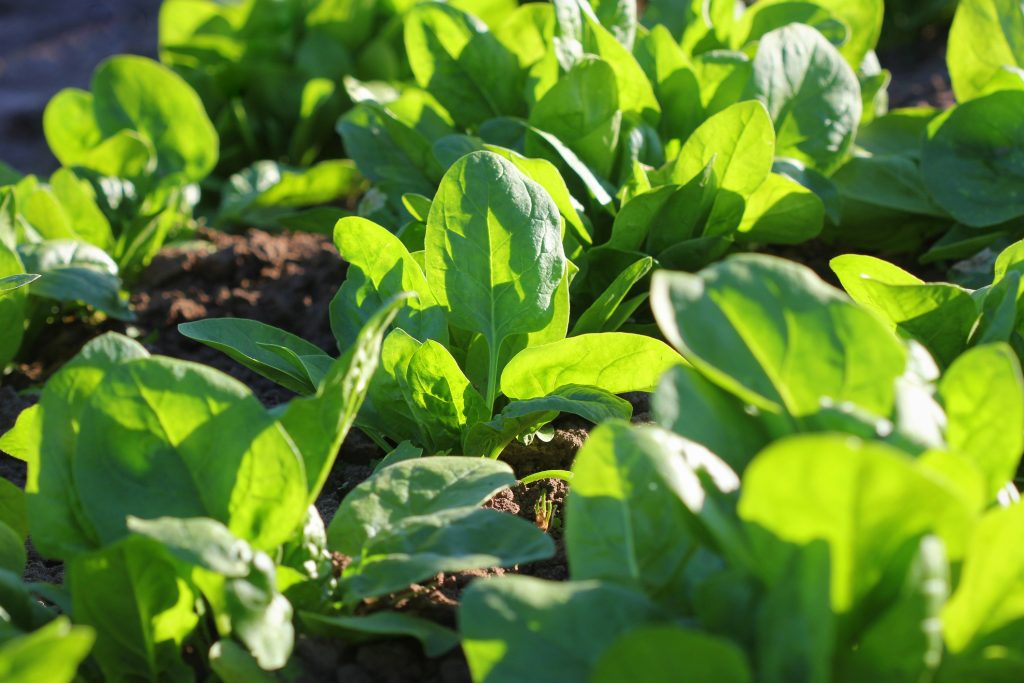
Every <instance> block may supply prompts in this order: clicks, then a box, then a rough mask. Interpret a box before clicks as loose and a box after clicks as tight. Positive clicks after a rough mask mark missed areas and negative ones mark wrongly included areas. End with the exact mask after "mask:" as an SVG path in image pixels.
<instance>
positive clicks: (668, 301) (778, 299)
mask: <svg viewBox="0 0 1024 683" xmlns="http://www.w3.org/2000/svg"><path fill="white" fill-rule="evenodd" d="M651 306H652V308H653V310H654V314H655V317H656V318H657V320H658V323H659V325H660V327H661V329H662V332H663V333H664V334H665V336H666V338H668V340H669V341H670V342H671V343H672V344H673V345H674V346H675V347H676V348H678V349H679V350H680V352H681V353H682V354H683V356H684V357H685V358H686V359H687V360H688V361H690V363H692V364H693V366H694V367H695V368H697V369H698V370H699V371H700V372H701V373H702V374H703V375H705V376H706V377H707V378H708V379H710V380H711V381H713V382H714V383H716V384H718V385H719V386H721V387H722V388H724V389H726V390H728V391H730V392H731V393H733V394H735V395H736V396H738V397H740V398H741V399H742V400H744V401H746V402H749V403H751V404H753V405H756V406H759V407H761V408H766V409H768V410H773V411H778V410H780V409H784V410H785V411H786V412H788V413H789V414H790V415H793V416H797V417H799V416H803V415H810V414H812V413H815V412H817V411H818V409H819V408H820V406H821V404H822V400H823V399H826V398H827V399H831V400H833V401H837V402H842V401H851V402H853V403H854V404H856V405H858V406H860V407H861V408H863V409H865V410H867V411H869V412H872V413H874V414H876V415H889V414H890V412H891V411H892V409H893V405H894V400H895V381H896V378H897V377H899V376H900V375H902V374H903V371H904V368H905V365H906V351H905V350H904V348H903V345H902V344H901V343H900V340H899V339H898V338H897V337H896V336H895V335H893V334H892V333H891V332H890V331H889V330H888V329H886V326H885V323H883V322H882V321H880V320H878V319H877V318H876V317H875V316H874V315H873V314H871V313H869V312H867V311H865V310H862V309H861V308H859V307H857V306H855V305H854V304H852V303H851V302H850V301H849V300H848V299H847V298H846V297H845V296H844V295H843V294H842V293H840V292H839V291H837V290H835V289H833V288H832V287H830V286H828V285H827V284H825V283H824V282H822V281H821V280H820V279H818V277H817V276H816V275H815V274H814V273H813V272H812V271H811V270H810V269H808V268H806V267H804V266H801V265H798V264H795V263H791V262H788V261H784V260H782V259H777V258H773V257H769V256H760V255H742V256H733V257H730V258H728V259H726V260H725V261H722V262H721V263H718V264H716V265H714V266H711V267H710V268H707V269H705V270H703V271H701V272H700V273H698V274H696V275H689V274H684V273H668V272H664V271H662V272H659V273H655V276H654V280H653V284H652V287H651Z"/></svg>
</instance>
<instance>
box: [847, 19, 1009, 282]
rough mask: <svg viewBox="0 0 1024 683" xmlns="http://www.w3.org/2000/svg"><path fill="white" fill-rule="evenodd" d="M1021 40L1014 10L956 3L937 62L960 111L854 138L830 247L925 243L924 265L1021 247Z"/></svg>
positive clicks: (915, 117)
mask: <svg viewBox="0 0 1024 683" xmlns="http://www.w3.org/2000/svg"><path fill="white" fill-rule="evenodd" d="M1022 40H1024V9H1022V8H1021V7H1020V5H1019V3H1014V2H995V1H993V0H962V1H961V2H960V3H959V4H958V6H957V10H956V15H955V18H954V20H953V26H952V28H951V30H950V35H949V48H948V51H947V59H946V61H947V65H948V68H949V72H950V76H951V78H952V83H953V91H954V93H955V94H956V97H957V100H958V102H959V104H958V105H957V106H955V107H953V108H952V109H951V110H949V111H946V112H940V111H937V110H933V109H928V108H918V109H907V110H898V111H894V112H891V113H889V114H888V115H886V116H884V117H881V118H879V119H877V120H876V121H874V122H873V123H872V124H871V125H869V126H868V127H867V128H866V129H865V130H864V131H862V134H861V135H860V136H859V137H858V140H857V144H858V146H859V147H860V149H858V151H857V154H856V155H855V156H854V157H853V158H851V159H849V160H848V161H847V162H846V164H844V165H843V167H842V168H840V169H839V170H838V171H837V172H836V174H835V175H834V176H833V177H832V180H833V182H834V183H835V185H836V187H837V189H838V190H839V193H840V195H841V197H842V203H843V211H842V221H841V222H840V223H839V225H838V231H837V234H836V239H838V240H840V241H841V242H842V243H843V244H844V245H847V246H848V247H853V248H856V249H870V250H872V251H874V252H898V251H907V252H913V251H920V250H921V247H922V246H924V245H927V244H929V243H931V244H930V248H928V249H926V250H925V253H924V254H923V255H922V256H921V257H920V260H921V261H922V262H924V263H928V262H935V261H947V260H954V259H962V258H968V257H971V256H973V255H975V254H976V253H978V252H980V251H982V250H983V249H985V248H986V247H989V246H993V245H996V246H999V245H1001V246H1006V245H1007V244H1009V243H1010V242H1013V241H1015V240H1017V239H1020V237H1021V236H1022V234H1024V233H1022V232H1021V228H1022V225H1024V224H1022V216H1024V205H1022V204H1021V201H1020V197H1019V193H1016V192H1015V190H1014V188H1016V187H1017V186H1019V185H1020V182H1021V177H1022V173H1024V171H1022V169H1024V165H1022V162H1021V159H1022V154H1024V151H1022V150H1024V142H1022V141H1024V125H1022V124H1021V121H1020V117H1019V116H1017V115H1016V112H1018V111H1020V108H1021V106H1024V104H1022V103H1024V93H1022V92H1021V91H1022V90H1024V76H1022V74H1024V71H1022V70H1021V67H1022V65H1024V50H1022V49H1021V44H1022ZM980 45H985V46H986V48H985V49H983V50H979V49H978V46H980ZM894 225H895V226H898V229H896V230H893V229H891V226H894ZM935 238H938V239H937V241H936V239H935Z"/></svg>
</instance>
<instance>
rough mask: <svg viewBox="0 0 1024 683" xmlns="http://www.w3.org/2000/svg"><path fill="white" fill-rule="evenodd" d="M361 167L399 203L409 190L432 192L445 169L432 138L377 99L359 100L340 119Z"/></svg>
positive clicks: (341, 130)
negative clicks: (439, 161) (438, 160)
mask: <svg viewBox="0 0 1024 683" xmlns="http://www.w3.org/2000/svg"><path fill="white" fill-rule="evenodd" d="M338 132H339V133H340V134H341V137H342V139H343V140H344V141H345V149H346V150H347V151H348V154H349V155H350V156H351V157H352V158H353V159H354V160H355V161H356V163H357V164H358V166H359V170H360V171H361V172H362V174H363V175H365V176H366V177H367V179H369V180H371V181H373V183H375V184H376V185H377V187H379V188H380V190H381V191H382V192H384V193H385V194H386V195H388V197H389V198H390V199H391V200H392V202H393V203H395V204H396V205H397V203H398V200H399V199H400V198H401V196H402V195H403V194H405V193H407V192H416V193H418V194H423V195H427V196H429V195H431V194H433V192H434V190H435V189H436V187H437V183H438V181H440V179H441V176H442V175H443V174H444V169H443V168H442V167H441V165H440V164H438V162H437V159H436V158H435V157H434V153H433V148H432V145H431V143H430V140H429V139H428V138H427V137H425V136H424V134H423V133H421V132H420V131H418V130H416V129H415V128H413V127H412V126H411V125H409V124H407V123H404V122H403V121H401V120H399V119H398V117H396V116H395V114H394V112H392V111H390V110H389V109H387V108H385V107H384V106H382V105H380V104H377V103H376V102H370V101H366V102H360V103H359V104H357V105H356V106H355V107H353V108H352V110H351V111H349V112H348V113H347V114H345V116H343V117H342V118H341V119H339V121H338Z"/></svg>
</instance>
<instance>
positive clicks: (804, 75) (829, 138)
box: [751, 24, 863, 172]
mask: <svg viewBox="0 0 1024 683" xmlns="http://www.w3.org/2000/svg"><path fill="white" fill-rule="evenodd" d="M751 94H752V95H753V96H754V97H756V98H757V99H759V100H761V101H762V102H764V103H765V105H766V106H767V107H768V113H769V114H770V115H771V117H772V121H774V123H775V133H776V137H777V145H778V147H777V149H778V154H779V155H780V156H789V157H794V158H797V159H799V160H801V161H806V162H808V163H810V164H812V165H814V166H815V168H817V169H818V170H820V171H823V172H828V171H831V170H834V169H835V168H836V166H838V165H839V163H840V162H842V160H843V158H844V157H845V156H846V154H847V152H848V150H849V149H850V146H851V145H852V144H853V137H854V134H855V133H856V131H857V127H858V126H859V125H860V118H861V113H862V111H863V102H862V101H861V94H860V83H859V82H858V81H857V75H856V74H855V73H854V72H853V69H852V68H851V67H850V65H849V64H847V63H846V61H845V60H844V59H843V57H842V55H840V54H839V52H838V51H837V50H836V48H835V47H833V46H832V44H831V43H829V42H828V40H826V39H825V37H824V36H823V35H821V34H820V33H818V32H817V31H816V30H814V29H813V28H811V27H810V26H804V25H802V24H790V25H789V26H785V27H783V28H780V29H778V30H775V31H772V32H771V33H769V34H767V35H766V36H764V37H763V38H762V39H761V42H760V45H759V46H758V49H757V55H756V56H755V57H754V76H753V80H752V83H751Z"/></svg>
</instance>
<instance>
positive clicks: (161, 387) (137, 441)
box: [73, 358, 307, 549]
mask: <svg viewBox="0 0 1024 683" xmlns="http://www.w3.org/2000/svg"><path fill="white" fill-rule="evenodd" d="M81 423H82V428H81V433H80V434H79V437H78V442H77V444H76V448H75V457H74V463H73V471H74V478H75V484H76V488H77V489H78V492H79V495H80V496H81V502H82V508H83V510H84V512H85V514H86V516H87V517H88V518H89V520H90V521H91V522H92V523H93V524H94V525H95V526H96V530H97V532H98V533H99V536H100V538H101V539H102V540H103V541H104V542H106V543H109V542H112V541H114V540H116V539H118V538H120V537H123V536H124V535H125V534H126V533H127V528H126V526H125V525H126V520H127V517H128V515H134V516H136V517H140V518H143V519H152V518H156V517H210V518H212V519H215V520H218V521H220V522H222V523H224V524H225V525H226V526H227V527H228V528H229V529H230V530H231V531H232V533H234V534H235V535H236V536H238V537H239V538H242V539H244V540H246V541H249V542H250V543H252V544H253V545H254V546H256V547H257V548H260V549H272V548H275V547H277V546H278V545H279V544H281V543H283V542H284V541H285V540H287V539H288V538H289V537H290V536H291V534H292V533H293V532H294V531H295V529H297V528H298V527H299V526H300V525H301V523H302V519H303V517H304V515H305V511H306V499H307V493H306V486H307V484H306V473H305V471H304V469H303V465H302V460H301V458H300V456H299V454H298V453H297V452H296V449H295V446H294V445H293V443H292V441H291V439H289V438H288V436H287V435H286V433H285V432H284V430H283V429H282V428H281V426H280V425H279V424H278V423H277V422H276V421H275V420H274V419H273V418H272V417H271V416H270V415H269V414H268V413H267V411H266V410H265V409H264V408H263V406H262V405H261V404H260V402H259V401H258V400H257V399H256V398H255V397H254V396H253V395H252V393H251V392H250V391H249V390H248V389H247V388H246V387H245V386H244V385H243V384H241V383H240V382H238V381H237V380H234V379H232V378H230V377H228V376H227V375H224V374H222V373H220V372H217V371H215V370H213V369H211V368H207V367H204V366H201V365H196V364H193V363H186V362H182V361H176V360H172V359H169V358H151V359H142V360H137V361H133V362H129V363H125V364H123V365H121V366H119V367H117V368H116V369H114V370H112V371H111V372H110V374H109V375H108V376H107V377H106V378H105V379H104V381H103V382H102V383H101V384H100V385H99V386H98V387H97V389H96V391H95V392H94V393H93V394H92V396H91V397H90V399H89V404H88V406H87V407H86V408H85V410H84V411H83V413H82V418H81ZM227 434H229V435H231V438H230V439H227V438H225V435H227Z"/></svg>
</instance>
